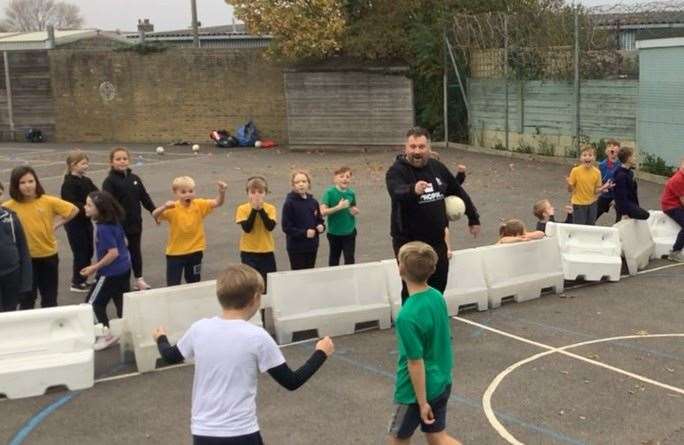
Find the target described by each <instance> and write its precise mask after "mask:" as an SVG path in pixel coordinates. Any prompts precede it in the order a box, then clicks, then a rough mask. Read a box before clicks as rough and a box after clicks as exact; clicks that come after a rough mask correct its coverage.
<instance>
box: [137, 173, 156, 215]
mask: <svg viewBox="0 0 684 445" xmlns="http://www.w3.org/2000/svg"><path fill="white" fill-rule="evenodd" d="M138 183H139V184H140V204H142V206H143V207H144V208H145V210H147V211H148V212H154V210H155V207H156V206H155V205H154V201H152V198H150V194H149V193H147V189H146V188H145V184H143V182H142V181H141V180H140V178H138Z"/></svg>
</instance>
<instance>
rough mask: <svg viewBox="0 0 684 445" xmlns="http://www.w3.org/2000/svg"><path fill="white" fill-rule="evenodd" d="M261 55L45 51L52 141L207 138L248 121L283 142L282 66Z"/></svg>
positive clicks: (192, 51) (188, 51) (243, 52)
mask: <svg viewBox="0 0 684 445" xmlns="http://www.w3.org/2000/svg"><path fill="white" fill-rule="evenodd" d="M262 54H263V53H262V52H261V50H247V49H240V50H230V49H218V48H217V49H206V48H203V49H200V50H197V49H179V48H171V49H168V50H166V51H164V52H160V53H149V54H138V53H136V52H134V51H111V50H102V51H93V50H89V51H79V50H68V49H67V50H65V49H57V50H52V51H50V52H49V56H50V72H51V77H52V90H53V93H54V99H55V109H56V137H57V139H58V140H59V141H69V142H71V141H74V142H75V141H80V142H172V141H176V140H188V141H193V142H202V141H208V140H209V138H208V134H209V132H210V131H211V130H213V129H222V128H225V129H227V130H228V131H230V132H234V131H235V129H236V128H237V127H238V126H239V125H242V124H244V123H245V122H246V121H247V120H248V119H250V118H251V119H253V120H254V122H255V123H256V125H257V127H258V128H259V130H261V132H262V134H263V135H264V136H265V137H269V138H273V139H275V140H277V141H278V142H280V143H283V144H284V143H287V124H286V104H285V94H284V88H283V72H282V69H281V67H279V66H277V65H275V64H273V63H272V62H268V61H265V60H263V58H262Z"/></svg>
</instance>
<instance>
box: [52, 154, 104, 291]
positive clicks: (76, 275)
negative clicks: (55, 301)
mask: <svg viewBox="0 0 684 445" xmlns="http://www.w3.org/2000/svg"><path fill="white" fill-rule="evenodd" d="M66 165H67V171H66V174H65V175H64V182H63V183H62V193H61V195H62V199H63V200H65V201H67V202H70V203H72V204H73V205H75V206H76V207H78V215H76V217H75V218H74V219H72V220H71V221H69V222H68V223H67V224H65V225H64V229H65V230H66V234H67V239H68V240H69V246H70V247H71V252H72V253H73V257H74V259H73V267H72V274H71V291H72V292H88V284H87V283H86V277H84V276H82V275H81V270H82V269H83V268H84V267H86V266H89V265H90V261H91V260H92V258H93V254H94V253H95V250H94V246H93V223H92V222H91V221H90V219H89V218H88V217H87V216H86V214H85V203H86V198H88V195H89V194H90V193H92V192H96V191H97V187H95V184H93V181H91V180H90V178H89V177H87V176H86V172H87V171H88V167H89V160H88V155H87V154H85V153H84V152H82V151H81V150H73V151H71V152H69V155H68V156H67V159H66Z"/></svg>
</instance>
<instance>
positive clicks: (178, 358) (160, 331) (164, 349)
mask: <svg viewBox="0 0 684 445" xmlns="http://www.w3.org/2000/svg"><path fill="white" fill-rule="evenodd" d="M152 336H153V337H154V340H155V341H156V342H157V348H158V349H159V354H161V356H162V358H163V359H164V361H165V362H166V363H169V364H171V365H175V364H176V363H182V362H183V361H185V357H183V354H181V352H180V350H179V349H178V346H171V345H170V344H169V339H168V338H167V337H166V330H165V329H164V328H163V327H162V326H159V327H158V328H157V329H155V330H154V332H153V333H152Z"/></svg>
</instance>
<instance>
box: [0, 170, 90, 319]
mask: <svg viewBox="0 0 684 445" xmlns="http://www.w3.org/2000/svg"><path fill="white" fill-rule="evenodd" d="M10 196H11V197H12V199H10V200H9V201H6V202H5V203H3V204H2V205H3V207H6V208H8V209H10V210H13V211H14V212H15V213H16V214H17V216H18V217H19V220H20V221H21V224H22V226H23V227H24V232H25V233H26V240H27V241H28V247H29V253H30V254H31V263H32V265H33V287H32V289H31V292H29V293H27V294H25V295H22V297H21V299H20V302H19V307H20V308H21V309H33V308H34V307H35V304H36V298H37V296H38V291H40V306H41V307H52V306H57V288H58V283H59V256H58V255H57V239H56V238H55V230H57V229H58V228H60V227H62V226H63V225H64V224H66V223H67V222H69V221H70V220H71V219H73V218H74V217H75V216H76V215H77V214H78V208H77V207H76V206H75V205H73V204H71V203H69V202H66V201H63V200H61V199H59V198H57V197H55V196H50V195H46V194H45V189H43V186H42V185H41V183H40V180H38V176H37V175H36V172H35V171H34V170H33V169H32V168H31V167H29V166H21V167H16V168H15V169H14V170H12V176H11V178H10Z"/></svg>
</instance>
